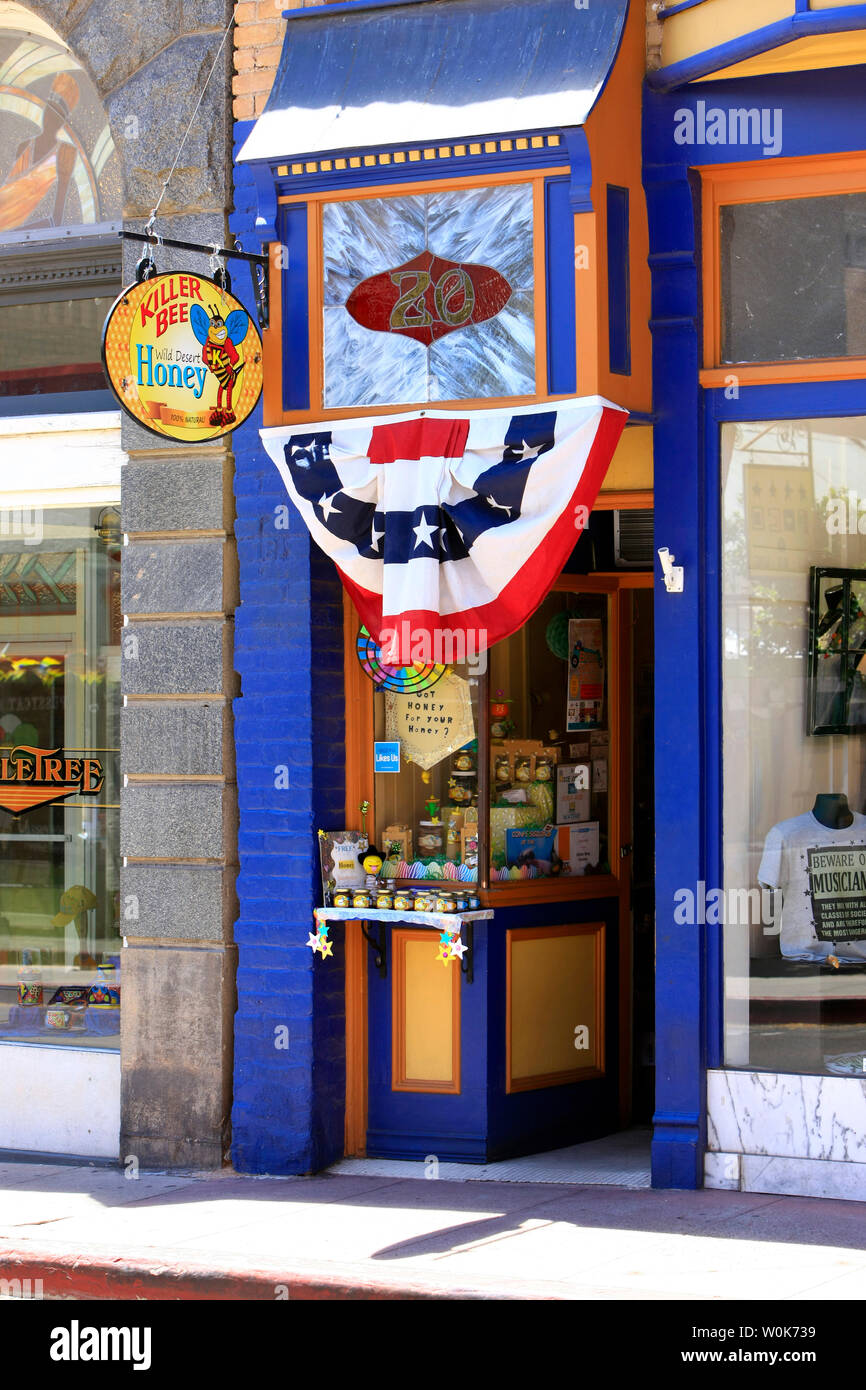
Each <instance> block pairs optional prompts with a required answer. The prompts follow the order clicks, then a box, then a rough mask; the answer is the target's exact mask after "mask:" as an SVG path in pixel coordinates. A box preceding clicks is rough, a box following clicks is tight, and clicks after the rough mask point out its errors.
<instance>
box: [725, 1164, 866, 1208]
mask: <svg viewBox="0 0 866 1390" xmlns="http://www.w3.org/2000/svg"><path fill="white" fill-rule="evenodd" d="M704 1186H705V1187H715V1188H723V1189H725V1190H726V1191H729V1192H765V1193H770V1194H772V1195H774V1196H777V1197H834V1198H836V1200H837V1201H843V1202H866V1164H864V1163H839V1162H836V1161H834V1160H833V1159H821V1158H768V1157H764V1156H763V1155H761V1156H759V1155H758V1154H720V1153H707V1154H706V1156H705V1161H704Z"/></svg>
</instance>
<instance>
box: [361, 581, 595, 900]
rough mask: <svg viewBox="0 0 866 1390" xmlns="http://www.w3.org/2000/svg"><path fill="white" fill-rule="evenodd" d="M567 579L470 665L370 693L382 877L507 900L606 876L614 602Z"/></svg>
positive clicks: (374, 830) (375, 833) (376, 834)
mask: <svg viewBox="0 0 866 1390" xmlns="http://www.w3.org/2000/svg"><path fill="white" fill-rule="evenodd" d="M578 582H579V581H578ZM572 583H574V581H570V580H569V579H568V578H567V577H565V578H563V579H561V580H560V581H559V582H558V587H557V588H556V589H555V590H554V591H553V592H551V594H549V595H548V597H547V598H546V599H545V600H544V602H543V603H542V604H541V606H540V607H539V608H538V610H537V611H536V612H535V613H534V614H533V616H532V617H531V618H530V620H529V622H527V623H526V624H525V626H524V627H522V628H521V629H520V630H519V631H518V632H516V633H514V634H513V635H512V636H511V637H509V638H507V639H506V640H505V641H503V642H500V643H498V644H497V645H496V646H494V647H493V648H492V649H491V650H490V651H489V652H487V653H486V654H485V655H484V656H483V657H482V658H481V659H480V660H479V661H477V662H476V663H474V664H473V665H467V664H465V663H464V664H455V665H454V666H451V667H448V668H446V669H445V671H444V673H443V674H442V675H441V676H440V677H439V679H438V680H437V681H436V683H435V684H433V685H432V686H431V687H430V688H429V689H428V690H425V691H419V692H415V693H413V694H411V695H404V694H396V693H394V692H390V691H377V692H376V693H375V694H374V696H373V726H374V728H373V734H374V740H375V743H376V745H377V758H376V763H375V765H376V766H378V767H380V768H382V767H384V766H387V768H388V770H387V771H384V770H380V771H377V772H376V773H375V775H374V808H375V810H374V825H373V827H372V836H373V838H374V841H375V844H376V846H377V847H378V849H379V851H380V853H381V854H382V857H383V860H384V864H383V870H382V875H381V877H384V878H386V879H389V880H393V881H394V882H395V884H397V883H401V882H402V883H404V884H405V885H406V886H410V884H411V883H412V881H413V880H416V881H417V880H424V881H425V882H428V883H430V884H431V885H435V886H437V887H440V888H442V887H447V886H448V885H449V884H450V885H451V886H452V887H453V886H454V885H455V883H456V884H463V885H471V886H472V888H474V889H488V888H489V889H491V890H502V891H506V892H507V891H508V890H509V889H513V887H514V885H516V884H520V885H527V886H528V885H531V884H541V883H544V882H547V883H549V882H551V881H554V880H559V881H563V882H566V883H569V884H570V885H571V886H572V887H573V888H576V887H577V880H596V881H598V880H599V879H601V878H602V877H604V876H608V877H609V876H610V875H611V858H612V852H611V807H610V802H611V795H610V789H611V787H612V786H613V785H614V777H613V773H612V769H611V714H612V712H613V711H614V709H615V706H616V702H615V700H612V699H611V679H612V676H615V668H614V669H613V670H612V668H611V611H612V604H613V598H614V596H613V594H612V593H611V592H603V591H597V590H596V591H590V592H585V591H576V590H574V589H573V588H572V587H571V585H572ZM397 747H399V752H398V751H397ZM379 750H387V753H386V752H385V751H382V752H381V754H380V752H379ZM596 886H597V882H596ZM530 891H531V889H530Z"/></svg>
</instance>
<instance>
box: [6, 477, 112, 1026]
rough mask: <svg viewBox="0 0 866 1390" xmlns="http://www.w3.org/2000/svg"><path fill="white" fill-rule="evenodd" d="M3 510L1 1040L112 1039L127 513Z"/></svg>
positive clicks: (83, 509)
mask: <svg viewBox="0 0 866 1390" xmlns="http://www.w3.org/2000/svg"><path fill="white" fill-rule="evenodd" d="M0 516H2V519H3V522H4V525H3V527H2V531H0V808H2V809H0V1040H2V1041H7V1042H8V1041H14V1042H38V1043H42V1044H45V1043H73V1044H75V1045H76V1046H96V1047H103V1048H105V1047H108V1048H116V1047H117V1046H119V1031H120V1021H119V1014H120V1008H119V1002H120V948H121V940H122V938H121V935H120V930H119V920H120V903H119V885H118V875H119V864H120V859H119V807H118V803H119V787H118V762H119V759H118V748H119V727H118V725H119V713H120V695H119V690H120V684H119V682H120V646H119V643H120V627H121V621H122V620H121V613H120V583H119V574H120V543H121V535H120V518H119V514H118V511H117V509H116V507H115V506H114V505H112V504H111V503H107V504H106V505H105V506H103V507H75V506H74V505H70V506H68V507H65V506H52V507H46V508H45V509H42V508H39V507H38V506H33V507H30V508H20V509H16V510H13V511H9V510H7V511H3V512H2V513H0ZM55 798H59V799H55Z"/></svg>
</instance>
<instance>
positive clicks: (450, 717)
mask: <svg viewBox="0 0 866 1390" xmlns="http://www.w3.org/2000/svg"><path fill="white" fill-rule="evenodd" d="M385 702H386V703H385V731H386V733H387V735H388V738H389V739H399V740H400V744H401V747H402V752H403V756H404V758H406V759H407V760H408V761H409V762H413V763H417V764H418V766H419V767H422V768H424V769H427V768H431V767H435V766H436V764H437V763H441V761H442V759H443V758H447V757H448V755H449V753H456V751H457V749H458V748H462V747H463V746H464V745H465V744H467V743H470V742H471V741H472V739H473V738H474V737H475V721H474V719H473V717H472V698H471V695H470V692H469V682H468V681H465V680H462V679H461V677H460V676H454V675H451V676H443V677H442V679H441V681H438V682H437V683H436V685H435V686H434V687H433V688H432V690H429V691H425V692H424V693H423V694H418V695H397V694H395V693H393V692H392V691H387V692H386V694H385Z"/></svg>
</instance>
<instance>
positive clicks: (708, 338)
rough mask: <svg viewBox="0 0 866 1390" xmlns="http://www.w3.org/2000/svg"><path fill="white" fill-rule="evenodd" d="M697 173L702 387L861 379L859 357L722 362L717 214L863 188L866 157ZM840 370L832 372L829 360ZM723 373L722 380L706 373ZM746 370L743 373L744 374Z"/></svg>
mask: <svg viewBox="0 0 866 1390" xmlns="http://www.w3.org/2000/svg"><path fill="white" fill-rule="evenodd" d="M696 172H697V173H698V174H700V177H701V204H702V214H701V216H702V229H701V237H702V245H703V266H704V269H703V283H702V292H703V307H704V341H703V360H704V372H703V373H702V374H701V385H703V386H724V385H726V384H728V383H727V382H725V380H724V376H725V375H727V376H730V375H731V374H734V375H736V376H737V377H738V378H739V381H740V383H741V384H744V385H746V384H748V382H749V381H752V382H766V383H769V382H784V381H804V380H825V381H835V380H848V379H851V378H855V377H862V375H863V370H862V365H861V362H860V361H856V360H855V359H853V358H833V359H831V360H822V361H819V360H817V359H815V360H807V361H802V360H800V361H791V362H785V363H757V364H755V363H749V364H738V363H728V364H725V363H723V362H722V272H721V236H720V231H719V213H720V210H721V208H722V207H727V206H730V205H732V204H736V203H770V202H779V201H781V200H782V199H784V198H821V197H830V196H831V195H833V194H840V193H864V192H866V155H864V154H856V155H852V154H845V155H836V154H833V155H809V156H804V157H802V158H798V159H774V160H773V163H772V168H771V169H768V168H767V166H766V165H765V164H757V163H740V164H725V165H699V166H696ZM831 361H832V362H834V363H838V364H839V368H840V369H839V370H838V371H836V370H831V369H830V363H831ZM717 370H718V371H719V372H721V373H722V379H721V380H719V379H716V377H715V376H713V378H712V379H710V378H709V376H708V373H710V372H712V373H715V372H716V371H717ZM747 374H748V375H747Z"/></svg>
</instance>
